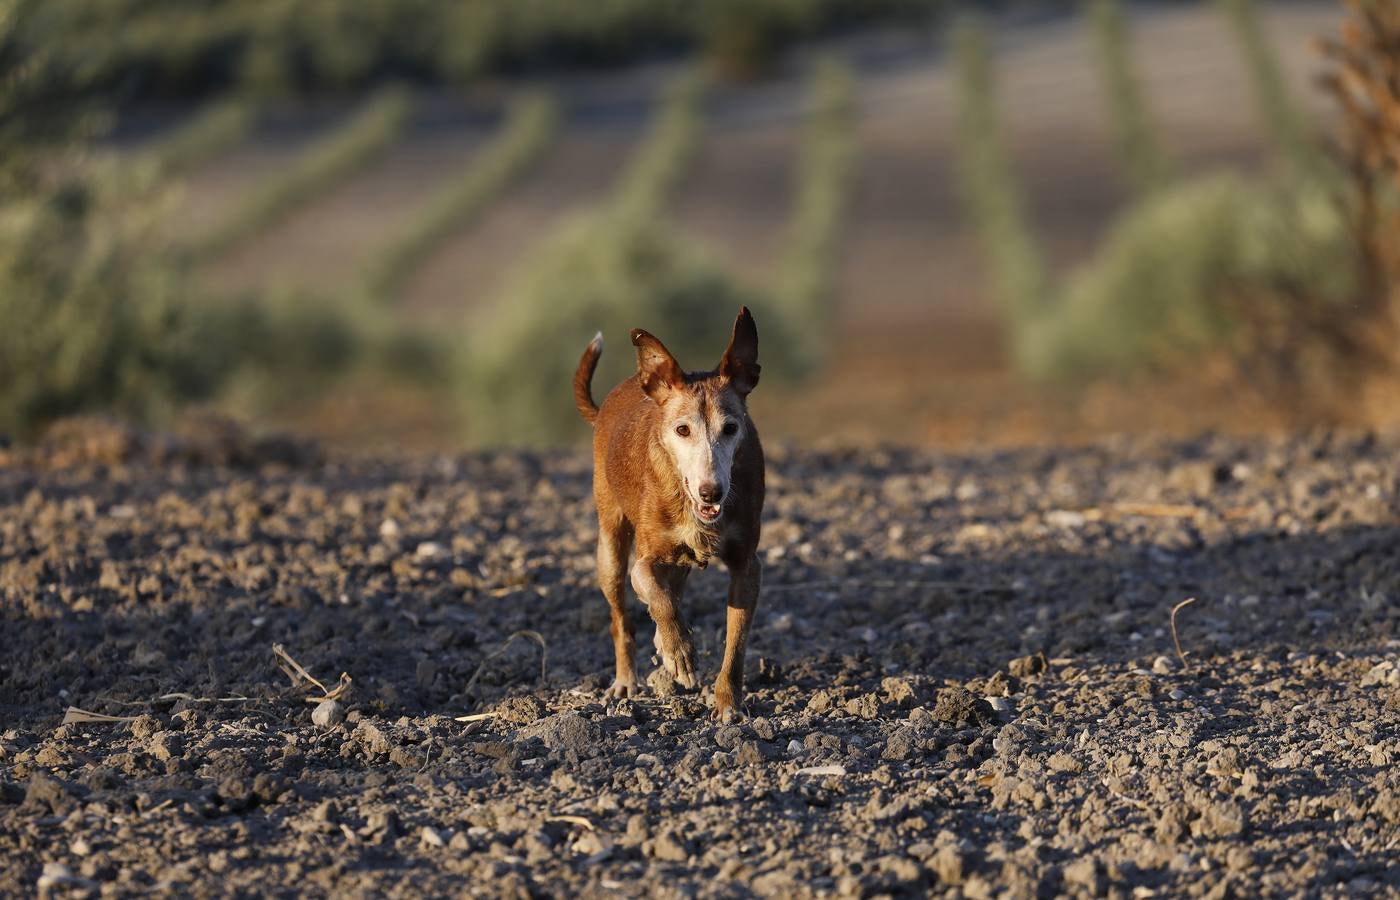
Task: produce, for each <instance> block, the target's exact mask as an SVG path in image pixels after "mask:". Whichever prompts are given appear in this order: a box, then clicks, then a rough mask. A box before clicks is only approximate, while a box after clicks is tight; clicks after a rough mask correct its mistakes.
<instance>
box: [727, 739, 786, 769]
mask: <svg viewBox="0 0 1400 900" xmlns="http://www.w3.org/2000/svg"><path fill="white" fill-rule="evenodd" d="M777 755H778V751H777V749H776V748H774V746H773V745H772V744H770V743H768V742H767V741H744V742H743V743H742V744H740V745H739V750H738V752H737V753H736V754H735V758H737V759H738V761H739V762H740V763H741V764H743V765H746V766H756V765H758V764H759V763H761V762H765V761H767V760H770V759H774V758H775V757H777Z"/></svg>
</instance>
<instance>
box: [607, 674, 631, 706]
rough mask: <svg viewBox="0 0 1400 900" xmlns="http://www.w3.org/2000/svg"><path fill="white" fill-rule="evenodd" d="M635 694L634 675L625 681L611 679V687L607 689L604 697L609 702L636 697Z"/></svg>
mask: <svg viewBox="0 0 1400 900" xmlns="http://www.w3.org/2000/svg"><path fill="white" fill-rule="evenodd" d="M637 694H638V691H637V676H635V675H634V676H632V677H631V678H626V679H623V678H615V679H613V683H612V687H610V688H608V690H607V693H606V696H607V697H608V699H610V700H626V699H627V698H629V697H636V696H637Z"/></svg>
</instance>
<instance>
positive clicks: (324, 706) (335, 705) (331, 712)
mask: <svg viewBox="0 0 1400 900" xmlns="http://www.w3.org/2000/svg"><path fill="white" fill-rule="evenodd" d="M344 721H345V707H344V706H341V705H340V701H339V700H322V701H321V702H320V703H318V704H316V708H315V709H313V710H312V711H311V723H312V724H313V725H315V726H316V727H317V728H331V727H333V726H335V725H339V724H340V723H341V722H344Z"/></svg>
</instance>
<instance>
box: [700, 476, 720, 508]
mask: <svg viewBox="0 0 1400 900" xmlns="http://www.w3.org/2000/svg"><path fill="white" fill-rule="evenodd" d="M723 496H724V491H722V490H720V487H719V485H717V484H715V483H714V482H713V481H707V482H705V483H704V484H702V485H700V499H701V500H704V501H705V502H706V503H718V502H719V500H720V498H721V497H723Z"/></svg>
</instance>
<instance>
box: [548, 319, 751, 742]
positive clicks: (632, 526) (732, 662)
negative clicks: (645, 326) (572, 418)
mask: <svg viewBox="0 0 1400 900" xmlns="http://www.w3.org/2000/svg"><path fill="white" fill-rule="evenodd" d="M632 343H633V345H635V346H636V348H637V374H635V375H633V376H632V377H631V378H628V379H627V380H626V381H624V382H622V383H621V384H619V385H618V386H617V387H615V388H613V390H612V393H610V394H608V396H607V399H605V400H604V401H603V406H602V408H601V409H600V408H599V407H598V406H597V405H595V404H594V403H593V396H592V391H591V384H592V381H593V372H594V370H595V369H597V367H598V357H599V356H600V355H601V354H602V352H603V336H602V335H601V334H600V335H598V336H597V337H595V338H594V339H593V341H592V343H590V344H589V345H588V349H587V350H585V351H584V353H583V358H582V359H580V360H579V364H578V371H577V372H575V373H574V401H575V402H576V403H577V404H578V411H579V413H580V414H581V415H582V416H583V418H584V419H585V420H586V421H588V422H590V423H592V425H593V498H594V500H595V501H596V503H597V505H598V584H599V587H601V588H602V591H603V595H604V596H605V597H607V598H608V606H609V607H610V608H611V610H612V638H613V650H614V652H615V653H616V656H617V678H616V680H615V681H613V685H612V687H611V688H610V689H609V690H608V693H609V695H611V696H613V697H627V696H629V695H635V694H636V692H637V670H636V666H635V665H634V663H633V659H632V657H633V654H634V651H635V639H634V634H635V627H634V626H633V624H632V620H631V617H630V616H629V615H628V614H627V607H626V605H625V603H626V597H625V587H624V584H623V577H624V573H626V572H627V557H628V553H629V551H631V550H633V549H635V551H636V552H635V559H634V561H633V563H632V568H631V576H632V588H633V589H634V590H635V591H636V592H637V597H638V598H639V599H641V601H642V603H644V604H645V605H646V607H647V609H648V610H649V611H650V612H651V617H652V618H653V619H654V620H655V621H656V649H657V651H658V652H659V653H660V654H661V659H662V661H663V663H664V665H665V667H666V671H667V672H669V673H670V675H671V677H672V678H674V679H675V680H676V681H677V682H678V683H680V684H681V685H682V686H684V687H687V688H693V687H695V686H696V684H697V682H696V677H695V648H694V646H693V645H692V643H691V639H690V628H689V627H688V626H687V625H686V624H685V620H684V619H683V618H682V617H681V594H682V592H683V591H684V589H685V581H686V577H687V576H688V575H689V574H690V569H691V567H693V566H701V567H704V566H705V565H706V564H707V563H708V562H709V561H710V560H712V559H718V560H720V561H721V562H723V563H724V565H725V567H726V568H728V570H729V615H728V623H727V625H728V631H727V634H726V637H725V642H724V662H723V663H722V664H721V665H720V670H719V677H718V678H717V679H716V680H715V715H716V716H717V717H718V718H719V719H720V720H721V721H725V722H728V721H730V720H731V719H732V718H733V717H734V716H735V714H736V712H737V706H738V704H739V703H740V702H741V701H742V699H743V695H744V648H745V645H746V643H747V642H748V635H749V625H750V623H751V622H752V621H753V614H754V609H755V607H757V605H758V588H759V579H760V567H759V563H758V557H757V555H756V552H757V550H758V534H759V519H760V516H761V514H762V512H763V448H762V446H760V445H759V442H758V432H757V430H755V429H754V425H753V421H752V420H751V419H750V418H749V412H748V406H747V402H746V398H747V397H748V395H749V392H750V391H752V390H753V389H754V387H755V386H756V385H757V384H758V372H759V365H758V329H757V328H755V327H754V321H753V316H752V315H750V314H749V311H748V309H747V308H744V309H742V310H740V311H739V317H738V318H737V319H736V320H735V321H734V333H733V335H732V337H730V339H729V347H728V349H726V350H725V351H724V357H723V358H722V359H721V360H720V362H719V367H718V368H717V369H715V370H714V371H712V372H691V373H688V374H687V373H686V372H683V371H682V370H681V367H680V365H679V364H678V363H677V362H676V359H675V357H674V356H672V355H671V353H670V351H669V350H667V349H666V347H665V346H664V345H662V343H661V342H660V341H658V340H657V339H656V338H654V337H652V336H651V335H650V334H648V333H646V332H645V331H642V330H641V329H640V328H639V329H636V330H634V331H633V332H632Z"/></svg>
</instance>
